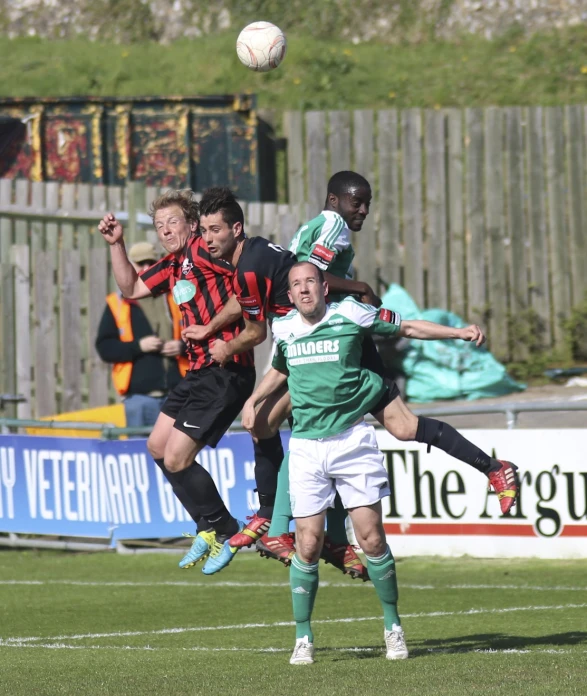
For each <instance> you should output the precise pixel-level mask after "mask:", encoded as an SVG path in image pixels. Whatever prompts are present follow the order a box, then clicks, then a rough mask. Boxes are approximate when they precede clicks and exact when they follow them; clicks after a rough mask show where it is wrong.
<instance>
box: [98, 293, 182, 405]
mask: <svg viewBox="0 0 587 696" xmlns="http://www.w3.org/2000/svg"><path fill="white" fill-rule="evenodd" d="M106 303H107V304H108V306H109V307H110V311H111V312H112V316H113V317H114V321H115V322H116V326H117V327H118V332H119V335H120V340H121V341H124V342H125V343H130V341H132V340H133V339H134V336H133V332H132V326H131V322H130V302H129V301H128V300H126V299H125V298H124V297H121V296H120V295H119V294H118V293H117V292H111V293H110V294H109V295H108V296H107V297H106ZM167 303H168V305H169V311H170V313H171V319H172V321H173V338H174V340H176V341H177V340H181V311H180V309H179V307H178V306H177V305H176V304H175V302H174V301H173V298H172V297H171V295H167ZM177 364H178V367H179V372H180V374H181V376H182V377H183V376H184V375H185V374H186V372H187V371H188V370H189V367H190V363H189V361H188V359H187V358H186V357H184V356H183V355H178V356H177ZM131 375H132V362H123V363H115V364H114V365H113V367H112V381H113V382H114V388H115V389H116V391H117V392H118V393H119V394H121V395H124V394H126V392H127V391H128V388H129V386H130V378H131Z"/></svg>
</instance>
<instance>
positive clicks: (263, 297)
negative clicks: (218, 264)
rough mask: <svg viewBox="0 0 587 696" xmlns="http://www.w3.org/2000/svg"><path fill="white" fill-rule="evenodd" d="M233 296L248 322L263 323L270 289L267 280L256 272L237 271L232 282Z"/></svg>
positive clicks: (265, 317)
mask: <svg viewBox="0 0 587 696" xmlns="http://www.w3.org/2000/svg"><path fill="white" fill-rule="evenodd" d="M233 284H234V294H235V295H236V299H237V300H238V302H239V304H240V306H241V307H242V310H243V318H244V319H248V320H249V321H265V319H267V307H268V303H269V295H270V290H271V288H270V287H268V286H269V283H268V281H267V279H266V278H265V277H264V276H263V275H261V274H260V273H257V272H256V271H239V272H237V274H236V276H235V278H234V281H233Z"/></svg>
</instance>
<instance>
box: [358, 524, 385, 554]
mask: <svg viewBox="0 0 587 696" xmlns="http://www.w3.org/2000/svg"><path fill="white" fill-rule="evenodd" d="M355 538H356V539H357V543H358V544H359V546H360V547H361V549H362V551H363V553H365V554H366V555H367V556H371V557H373V558H376V557H377V556H382V555H383V554H384V553H385V549H386V548H387V541H386V539H385V533H384V532H383V529H380V528H378V527H372V528H369V529H367V530H364V531H363V533H362V534H361V533H359V534H357V532H356V530H355Z"/></svg>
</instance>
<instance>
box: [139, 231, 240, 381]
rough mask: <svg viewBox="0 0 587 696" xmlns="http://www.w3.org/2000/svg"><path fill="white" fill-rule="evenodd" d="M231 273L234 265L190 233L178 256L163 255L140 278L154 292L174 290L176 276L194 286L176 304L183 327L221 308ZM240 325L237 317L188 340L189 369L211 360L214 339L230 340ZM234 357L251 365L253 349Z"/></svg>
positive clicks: (228, 291)
mask: <svg viewBox="0 0 587 696" xmlns="http://www.w3.org/2000/svg"><path fill="white" fill-rule="evenodd" d="M233 274H234V268H233V267H232V266H231V265H230V264H228V263H226V262H224V261H216V260H215V259H213V258H212V257H211V256H210V253H209V252H208V249H207V247H206V245H205V243H204V242H203V241H202V239H201V237H190V239H189V240H188V242H187V244H186V248H185V251H184V253H183V254H182V255H181V256H180V257H179V259H176V258H175V256H174V255H173V254H169V255H168V256H165V257H164V258H162V259H161V260H160V261H158V262H157V263H156V264H155V265H154V266H151V268H148V269H147V270H146V271H144V272H143V273H141V280H142V281H143V282H144V283H145V285H146V286H147V287H148V288H149V290H150V291H151V293H152V294H153V295H161V294H162V293H166V292H171V291H173V288H174V286H175V284H176V283H177V282H178V281H179V280H187V281H189V282H190V283H192V284H193V285H194V286H195V288H196V292H195V295H194V296H193V297H192V298H191V299H190V300H188V301H187V302H182V303H181V304H180V305H179V308H180V310H181V317H182V326H183V327H186V326H191V325H192V324H208V323H209V322H210V320H211V319H212V318H213V317H214V316H215V315H216V314H218V312H220V310H221V309H222V308H223V307H224V305H225V304H226V302H228V299H229V298H230V296H231V295H232V294H233V290H232V277H233ZM243 328H244V323H243V321H242V320H239V321H238V322H235V323H233V324H229V325H228V326H225V327H224V328H223V329H221V330H220V331H218V333H216V334H215V335H214V336H211V337H210V338H209V339H208V340H207V341H202V342H201V343H198V342H196V341H190V342H189V343H188V346H187V355H188V357H189V360H190V369H191V370H198V369H200V368H201V367H206V366H207V365H210V364H211V363H212V362H213V361H212V358H211V357H210V346H211V345H212V343H214V341H215V340H216V339H221V340H223V341H230V340H232V339H233V338H235V337H236V336H238V334H239V333H240V332H241V330H242V329H243ZM233 359H234V361H235V362H236V363H239V364H242V365H245V366H251V365H253V351H247V352H246V353H241V354H240V355H236V356H234V358H233Z"/></svg>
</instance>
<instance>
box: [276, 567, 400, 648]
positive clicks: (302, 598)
mask: <svg viewBox="0 0 587 696" xmlns="http://www.w3.org/2000/svg"><path fill="white" fill-rule="evenodd" d="M289 584H290V586H291V598H292V604H293V615H294V619H295V622H296V640H297V639H298V638H303V637H304V636H308V640H309V641H310V643H313V642H314V634H313V633H312V628H311V626H310V618H311V617H312V610H313V609H314V600H315V599H316V593H317V592H318V564H317V563H304V561H302V560H300V559H299V558H298V555H297V554H296V555H295V556H294V557H293V558H292V561H291V566H290V569H289ZM398 623H399V620H398Z"/></svg>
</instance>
